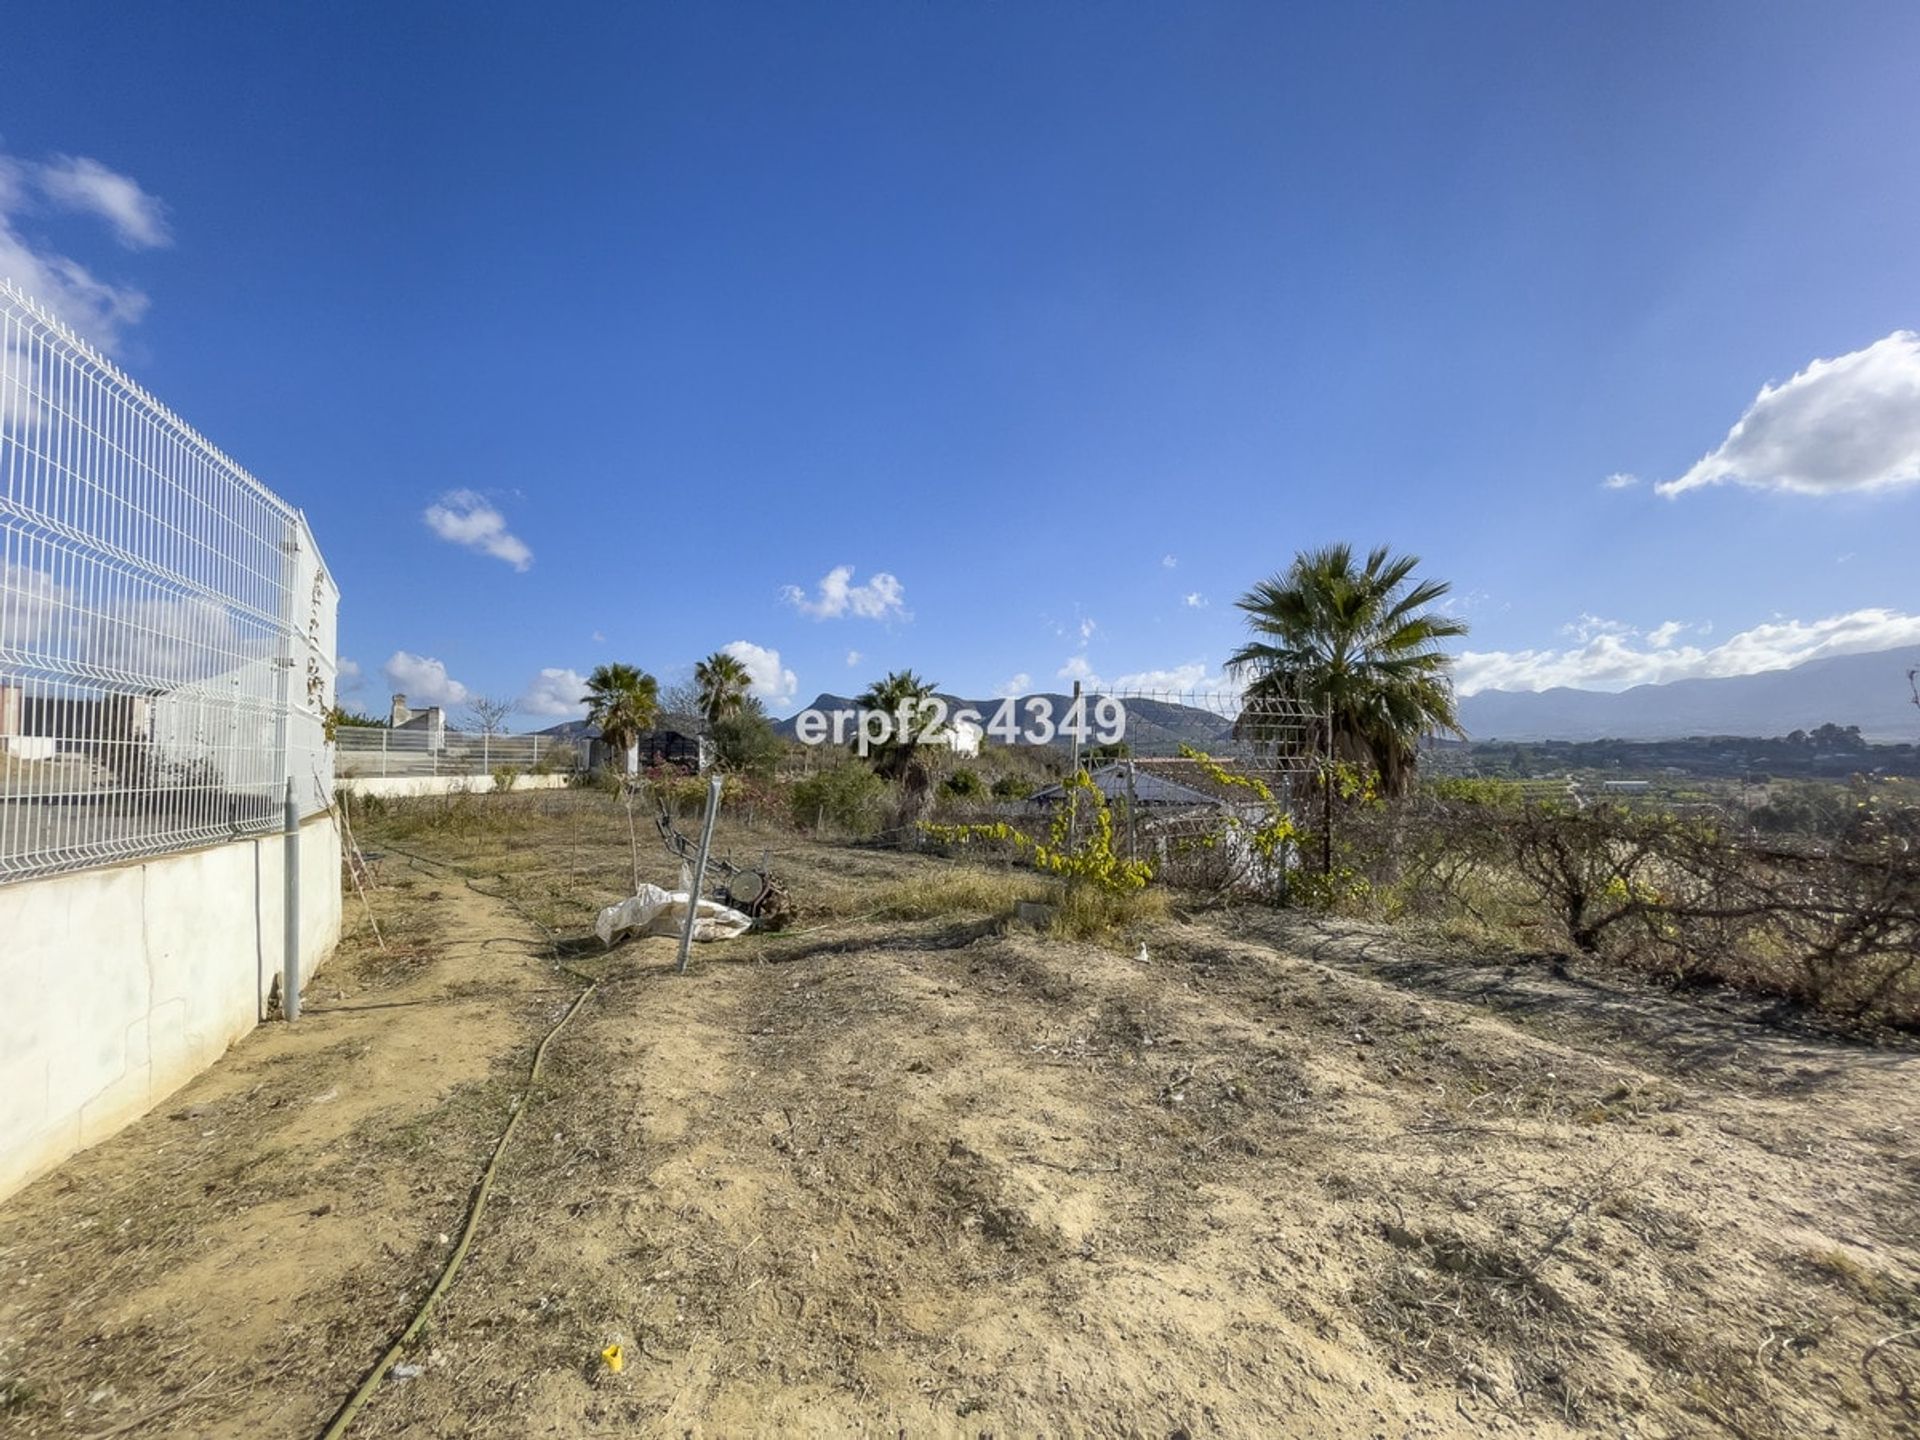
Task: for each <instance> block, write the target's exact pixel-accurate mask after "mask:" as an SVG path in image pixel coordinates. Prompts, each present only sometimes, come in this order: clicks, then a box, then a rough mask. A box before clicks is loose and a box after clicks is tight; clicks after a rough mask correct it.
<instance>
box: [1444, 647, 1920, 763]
mask: <svg viewBox="0 0 1920 1440" xmlns="http://www.w3.org/2000/svg"><path fill="white" fill-rule="evenodd" d="M1916 667H1920V647H1912V646H1902V647H1901V648H1899V649H1897V650H1876V651H1874V652H1872V653H1871V654H1866V655H1837V656H1835V657H1833V658H1832V659H1829V660H1809V661H1807V662H1806V663H1804V664H1801V665H1795V666H1793V667H1792V668H1790V669H1786V670H1765V671H1762V672H1760V673H1759V674H1756V675H1728V676H1724V677H1722V678H1720V679H1715V680H1674V681H1670V682H1668V683H1667V684H1665V685H1636V686H1634V687H1633V688H1632V689H1631V690H1621V691H1618V692H1607V691H1600V690H1570V689H1567V688H1565V687H1561V688H1558V689H1553V690H1539V691H1518V690H1482V691H1480V692H1479V693H1478V694H1475V695H1468V696H1466V697H1465V698H1464V699H1462V700H1461V701H1460V722H1461V724H1462V725H1464V726H1465V727H1466V731H1467V735H1468V737H1469V738H1470V739H1473V740H1675V739H1682V738H1684V737H1686V736H1690V735H1751V736H1756V737H1769V736H1777V735H1788V734H1791V733H1792V732H1793V731H1795V730H1813V729H1815V728H1817V727H1819V726H1821V725H1825V724H1828V723H1831V724H1834V725H1841V726H1846V725H1858V726H1859V727H1860V733H1861V734H1862V735H1863V736H1864V737H1865V738H1866V739H1868V740H1878V741H1903V740H1904V741H1920V709H1916V708H1914V704H1913V691H1912V689H1911V688H1909V686H1908V684H1907V672H1908V671H1909V670H1912V669H1914V668H1916Z"/></svg>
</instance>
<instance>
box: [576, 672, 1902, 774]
mask: <svg viewBox="0 0 1920 1440" xmlns="http://www.w3.org/2000/svg"><path fill="white" fill-rule="evenodd" d="M1915 668H1920V647H1902V648H1900V649H1897V650H1879V651H1875V652H1873V653H1872V654H1868V655H1841V656H1836V657H1834V658H1832V659H1829V660H1809V661H1807V662H1806V663H1805V664H1803V665H1795V666H1793V667H1792V668H1791V669H1786V670H1767V671H1763V672H1761V673H1759V674H1757V675H1729V676H1725V677H1723V678H1721V679H1716V680H1674V681H1670V682H1668V683H1667V684H1664V685H1636V686H1635V687H1634V688H1633V689H1631V690H1621V691H1618V692H1609V691H1603V690H1573V689H1568V688H1566V687H1564V686H1563V687H1560V688H1557V689H1553V690H1538V691H1523V690H1482V691H1480V692H1479V693H1478V694H1474V695H1468V696H1466V697H1465V698H1463V699H1462V700H1461V701H1460V720H1461V723H1462V724H1463V725H1464V726H1465V727H1466V730H1467V736H1468V738H1469V739H1471V740H1677V739H1684V738H1686V737H1688V736H1693V735H1744V736H1753V737H1756V738H1768V737H1773V736H1781V735H1788V734H1791V733H1792V732H1793V731H1795V730H1813V729H1817V728H1818V727H1819V726H1821V725H1827V724H1833V725H1841V726H1846V725H1858V726H1859V727H1860V733H1861V734H1862V735H1863V736H1864V737H1865V738H1866V739H1868V740H1877V741H1883V742H1893V741H1920V709H1916V708H1915V706H1914V704H1913V691H1912V690H1911V689H1910V688H1909V687H1908V684H1907V671H1909V670H1912V669H1915ZM940 698H941V699H942V700H945V701H946V702H947V709H948V713H949V714H952V713H955V712H957V711H959V710H961V709H965V708H971V709H974V710H977V711H979V712H980V714H981V715H982V716H983V717H986V718H988V719H991V718H992V716H993V714H994V712H995V711H996V710H998V709H999V708H1000V704H1001V702H1000V700H999V699H998V698H997V697H996V698H994V699H991V700H968V699H964V698H962V697H961V696H958V695H942V696H941V697H940ZM1033 698H1040V699H1045V700H1047V701H1049V702H1050V703H1051V706H1052V711H1051V713H1052V714H1053V716H1054V718H1055V719H1056V720H1059V719H1062V718H1064V717H1065V715H1066V714H1067V707H1068V706H1069V705H1071V704H1072V703H1073V700H1072V697H1071V696H1069V695H1064V694H1048V693H1043V694H1041V695H1039V696H1038V697H1035V696H1025V695H1023V696H1021V697H1020V699H1019V701H1018V702H1016V703H1017V704H1019V705H1020V706H1022V707H1024V706H1025V704H1026V702H1027V701H1028V700H1029V699H1033ZM1126 703H1127V736H1126V738H1127V743H1128V744H1129V745H1130V746H1132V748H1133V751H1134V753H1135V754H1138V755H1170V754H1173V753H1174V752H1176V751H1177V750H1178V749H1179V747H1180V746H1181V745H1192V746H1194V747H1196V748H1197V749H1201V750H1216V751H1218V750H1223V749H1226V748H1228V743H1227V742H1228V740H1229V738H1230V736H1231V732H1232V730H1233V720H1232V718H1231V717H1227V716H1222V715H1218V714H1215V713H1214V712H1212V711H1209V710H1201V709H1197V708H1195V707H1193V706H1190V705H1176V704H1172V703H1170V702H1168V701H1165V700H1128V701H1127V702H1126ZM807 708H808V709H812V710H818V711H820V712H821V713H822V714H825V715H828V716H831V715H832V714H834V712H836V711H841V710H844V711H847V712H849V713H853V712H855V711H857V710H858V708H859V707H858V706H857V704H856V703H855V701H854V699H853V697H852V696H850V695H835V694H833V693H831V692H825V693H822V694H820V695H817V696H815V697H814V700H813V702H812V704H811V705H809V706H808V707H807ZM1018 713H1019V715H1020V716H1021V717H1022V718H1023V719H1024V717H1025V715H1026V713H1027V712H1026V711H1025V709H1024V708H1022V709H1021V710H1020V711H1019V712H1018ZM774 728H775V729H776V730H778V731H779V732H780V733H781V734H782V735H785V736H788V737H791V736H792V735H793V729H794V722H793V720H792V719H786V720H776V721H775V722H774ZM586 729H587V727H586V726H585V725H584V724H582V723H581V722H580V721H577V720H574V721H569V722H567V723H566V724H563V725H555V726H553V727H552V728H550V729H548V730H544V731H542V732H541V733H542V734H545V735H555V736H563V737H565V738H568V739H575V738H578V737H579V736H580V734H581V733H582V732H584V731H585V730H586Z"/></svg>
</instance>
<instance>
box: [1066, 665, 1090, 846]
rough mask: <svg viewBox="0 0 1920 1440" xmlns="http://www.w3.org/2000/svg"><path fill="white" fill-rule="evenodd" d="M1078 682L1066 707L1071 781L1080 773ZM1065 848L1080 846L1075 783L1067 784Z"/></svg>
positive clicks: (1083, 716)
mask: <svg viewBox="0 0 1920 1440" xmlns="http://www.w3.org/2000/svg"><path fill="white" fill-rule="evenodd" d="M1080 703H1081V700H1080V682H1079V681H1078V680H1076V681H1074V682H1073V703H1072V704H1071V705H1069V706H1068V707H1067V720H1068V721H1069V722H1070V723H1072V724H1073V727H1074V728H1073V731H1072V735H1073V745H1072V747H1071V755H1070V757H1069V760H1068V764H1067V778H1068V780H1070V781H1072V780H1075V779H1076V778H1077V777H1078V776H1079V774H1080V732H1081V730H1082V729H1084V728H1085V726H1084V725H1083V724H1081V723H1080V722H1079V721H1075V720H1074V718H1073V712H1074V711H1075V710H1078V709H1080ZM1086 713H1087V712H1086V711H1085V710H1081V711H1080V720H1081V721H1084V720H1085V719H1086ZM1067 848H1068V849H1070V850H1078V849H1079V848H1080V787H1079V786H1078V785H1077V784H1069V785H1068V786H1067Z"/></svg>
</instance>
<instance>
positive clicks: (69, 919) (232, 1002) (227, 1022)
mask: <svg viewBox="0 0 1920 1440" xmlns="http://www.w3.org/2000/svg"><path fill="white" fill-rule="evenodd" d="M285 848H286V841H285V839H284V838H283V837H281V836H279V835H269V836H262V837H260V838H259V839H254V840H235V841H230V842H228V843H227V844H224V845H214V846H209V847H207V848H206V849H202V850H189V851H186V852H184V853H182V854H178V855H163V856H158V857H156V858H154V859H150V860H137V861H129V862H128V863H126V864H124V865H115V866H111V867H109V868H106V869H100V870H82V871H79V872H77V873H75V874H72V875H54V876H50V877H48V878H46V879H43V880H29V881H23V882H21V883H19V884H13V885H0V1198H4V1197H5V1196H7V1195H9V1194H11V1193H12V1192H13V1191H15V1190H17V1189H19V1188H20V1187H21V1186H22V1185H25V1184H26V1183H27V1182H28V1181H30V1180H32V1179H34V1178H35V1177H36V1176H38V1175H41V1174H44V1173H45V1172H46V1171H48V1170H50V1169H52V1168H53V1167H54V1166H55V1165H57V1164H59V1163H60V1161H62V1160H64V1159H66V1158H67V1156H69V1155H71V1154H73V1153H74V1152H75V1151H77V1150H82V1149H85V1148H86V1147H87V1146H89V1145H93V1144H97V1143H98V1142H99V1141H101V1140H104V1139H106V1138H107V1136H109V1135H111V1134H113V1133H114V1132H115V1131H116V1130H118V1129H120V1128H121V1127H122V1126H123V1125H126V1124H128V1123H129V1122H130V1121H133V1120H136V1119H138V1118H139V1117H140V1116H142V1115H144V1114H146V1113H147V1111H149V1110H151V1109H152V1108H153V1107H154V1106H155V1105H157V1104H159V1103H160V1102H161V1101H162V1100H164V1099H165V1098H166V1097H167V1096H168V1095H170V1094H172V1093H173V1092H174V1091H175V1090H177V1089H179V1088H180V1087H181V1086H182V1085H184V1084H185V1083H186V1082H187V1081H189V1080H191V1079H192V1078H193V1077H194V1076H195V1075H197V1074H199V1073H200V1072H201V1071H202V1070H204V1069H206V1067H207V1066H209V1065H211V1064H212V1063H213V1062H214V1061H215V1060H217V1059H219V1058H220V1056H221V1055H222V1054H223V1053H225V1051H226V1048H227V1047H228V1046H229V1045H231V1044H232V1043H233V1042H234V1041H235V1040H237V1039H239V1038H240V1037H241V1036H242V1035H245V1034H246V1033H247V1032H248V1031H249V1030H251V1029H253V1027H254V1026H255V1025H257V1024H258V1023H259V1022H260V1017H261V1016H262V1015H263V1014H264V1013H265V1010H266V1002H267V996H268V993H269V991H270V990H271V989H272V986H273V982H274V979H275V977H276V976H278V975H279V973H280V964H281V958H282V956H281V951H282V948H283V946H284V935H285V926H284V922H283V918H282V916H283V911H282V903H283V898H284V896H285V889H284V882H283V878H282V866H281V860H282V858H283V856H284V854H285ZM339 938H340V831H339V827H338V826H337V825H336V824H335V822H334V819H333V817H332V816H331V815H329V814H325V813H323V814H320V815H316V816H314V817H313V818H312V819H310V820H308V821H307V822H306V823H305V825H303V826H302V827H301V832H300V951H301V967H300V968H301V975H302V977H303V978H307V979H310V978H311V977H312V975H313V973H314V971H315V970H317V969H318V968H319V967H320V965H321V963H322V962H323V961H324V960H325V959H326V957H327V956H328V955H329V954H330V953H331V952H332V950H333V947H334V945H335V943H336V942H337V941H338V940H339Z"/></svg>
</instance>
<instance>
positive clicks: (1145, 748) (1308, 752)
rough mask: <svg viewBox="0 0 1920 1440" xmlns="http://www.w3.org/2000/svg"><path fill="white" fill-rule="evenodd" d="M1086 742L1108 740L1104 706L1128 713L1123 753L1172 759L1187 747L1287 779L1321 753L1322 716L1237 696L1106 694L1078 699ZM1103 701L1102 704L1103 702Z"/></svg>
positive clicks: (1272, 700)
mask: <svg viewBox="0 0 1920 1440" xmlns="http://www.w3.org/2000/svg"><path fill="white" fill-rule="evenodd" d="M1084 698H1085V701H1086V705H1087V715H1088V720H1089V723H1090V724H1091V725H1092V726H1093V731H1092V734H1091V736H1090V737H1089V738H1090V739H1091V740H1093V741H1094V742H1098V741H1099V740H1100V739H1101V738H1103V736H1104V735H1105V734H1107V733H1110V731H1109V729H1108V728H1103V717H1104V716H1105V715H1106V714H1107V713H1109V712H1108V711H1107V710H1106V708H1105V706H1106V705H1118V706H1120V707H1122V708H1123V709H1124V711H1125V713H1126V721H1125V727H1124V728H1125V734H1124V736H1123V737H1122V739H1121V742H1120V743H1122V744H1124V746H1125V747H1126V752H1127V753H1128V754H1130V755H1132V756H1134V757H1136V758H1139V759H1145V760H1171V759H1174V758H1176V757H1178V756H1179V755H1180V754H1181V752H1182V750H1183V749H1187V748H1191V749H1194V750H1198V751H1200V752H1201V753H1202V754H1205V755H1208V756H1211V757H1212V758H1213V759H1215V760H1218V761H1220V762H1222V763H1223V764H1224V765H1226V766H1227V767H1228V768H1229V769H1235V770H1239V771H1242V772H1244V773H1248V774H1262V775H1268V776H1273V775H1288V774H1299V773H1302V772H1305V771H1310V770H1313V769H1315V768H1316V767H1317V766H1318V765H1319V764H1320V761H1321V757H1322V756H1324V754H1325V753H1326V750H1325V744H1324V740H1323V736H1324V734H1325V716H1324V715H1323V713H1322V712H1321V711H1320V710H1318V709H1316V708H1315V707H1313V706H1311V705H1309V704H1307V703H1305V702H1304V701H1300V700H1292V699H1288V698H1286V697H1284V696H1276V695H1249V694H1247V693H1246V692H1245V691H1243V690H1231V689H1221V690H1105V691H1101V692H1099V693H1097V694H1089V695H1087V696H1085V697H1084ZM1103 702H1104V703H1103Z"/></svg>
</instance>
